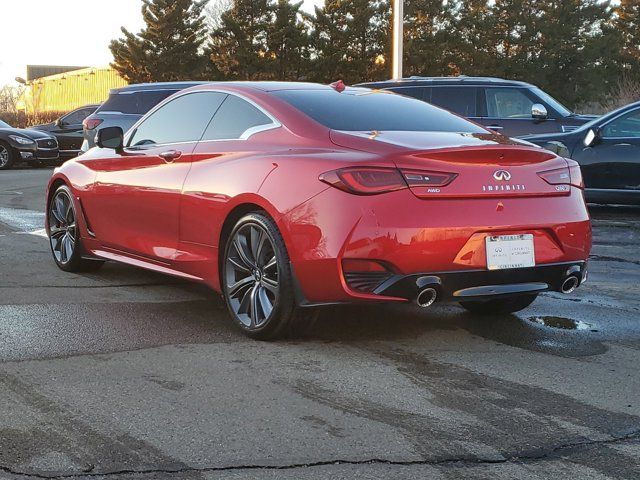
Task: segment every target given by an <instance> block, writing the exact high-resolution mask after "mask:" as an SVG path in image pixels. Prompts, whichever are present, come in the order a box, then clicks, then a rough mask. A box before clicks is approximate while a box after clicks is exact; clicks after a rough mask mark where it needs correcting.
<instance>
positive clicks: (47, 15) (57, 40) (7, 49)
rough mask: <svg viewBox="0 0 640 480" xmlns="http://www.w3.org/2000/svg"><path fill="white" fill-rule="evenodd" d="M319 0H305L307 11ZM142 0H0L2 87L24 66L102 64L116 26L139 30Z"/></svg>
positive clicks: (108, 57)
mask: <svg viewBox="0 0 640 480" xmlns="http://www.w3.org/2000/svg"><path fill="white" fill-rule="evenodd" d="M320 3H322V2H321V0H305V2H304V6H303V8H305V9H306V10H308V11H311V10H312V9H313V5H314V4H320ZM141 5H142V2H141V0H107V1H105V0H0V19H2V26H1V27H0V86H2V85H6V84H12V85H16V83H15V81H14V78H15V77H25V76H26V65H27V64H29V65H78V66H90V67H100V66H105V65H108V64H109V62H110V61H111V60H112V57H111V52H110V51H109V47H108V45H109V42H110V41H111V40H112V39H114V38H118V37H119V36H120V27H121V26H124V27H125V28H127V29H128V30H130V31H134V32H138V31H139V30H140V29H141V28H142V26H143V21H142V15H141V13H140V8H141Z"/></svg>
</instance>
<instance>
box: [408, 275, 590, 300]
mask: <svg viewBox="0 0 640 480" xmlns="http://www.w3.org/2000/svg"><path fill="white" fill-rule="evenodd" d="M580 280H581V278H580V276H579V275H578V274H577V273H573V274H571V275H568V276H567V277H566V278H565V279H564V280H562V283H561V285H560V292H562V293H564V294H565V295H568V294H570V293H573V291H574V290H575V289H576V288H578V286H579V285H580ZM438 295H439V294H438V290H437V289H436V288H434V287H433V286H426V287H423V288H422V289H421V290H420V291H419V292H418V295H416V297H415V300H414V301H415V303H416V305H418V307H420V308H427V307H430V306H431V305H433V304H434V303H435V302H436V300H438Z"/></svg>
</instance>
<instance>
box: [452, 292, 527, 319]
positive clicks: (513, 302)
mask: <svg viewBox="0 0 640 480" xmlns="http://www.w3.org/2000/svg"><path fill="white" fill-rule="evenodd" d="M537 297H538V294H533V295H521V296H518V297H508V298H494V299H492V300H484V301H480V300H478V301H468V302H460V305H462V307H463V308H465V309H466V310H468V311H470V312H472V313H477V314H479V315H491V314H500V313H502V314H504V313H514V312H519V311H520V310H523V309H525V308H527V307H528V306H529V305H531V304H532V303H533V301H534V300H535V299H536V298H537Z"/></svg>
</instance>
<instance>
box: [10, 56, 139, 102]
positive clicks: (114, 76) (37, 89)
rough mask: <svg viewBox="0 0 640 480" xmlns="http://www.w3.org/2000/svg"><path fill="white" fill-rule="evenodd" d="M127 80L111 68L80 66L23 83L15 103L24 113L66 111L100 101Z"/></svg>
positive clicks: (123, 84)
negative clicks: (21, 92) (78, 68)
mask: <svg viewBox="0 0 640 480" xmlns="http://www.w3.org/2000/svg"><path fill="white" fill-rule="evenodd" d="M125 85H127V81H126V80H125V79H124V78H122V77H121V76H120V75H118V73H117V72H116V71H115V70H113V69H112V68H109V67H105V68H82V69H80V70H73V71H70V72H64V73H58V74H56V75H49V76H47V77H41V78H36V79H33V80H30V81H28V82H27V84H26V87H25V90H24V93H23V94H22V96H21V98H20V101H19V103H18V109H19V110H22V111H24V112H26V113H43V112H66V111H69V110H73V109H74V108H78V107H81V106H83V105H87V104H95V103H102V102H104V101H105V100H106V99H107V97H108V95H109V90H111V89H112V88H118V87H123V86H125Z"/></svg>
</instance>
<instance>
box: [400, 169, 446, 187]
mask: <svg viewBox="0 0 640 480" xmlns="http://www.w3.org/2000/svg"><path fill="white" fill-rule="evenodd" d="M402 175H404V179H405V180H406V182H407V184H409V186H410V187H446V186H447V185H449V184H450V183H451V182H453V180H454V179H455V178H456V177H457V176H458V174H457V173H446V172H423V171H414V170H402Z"/></svg>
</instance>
